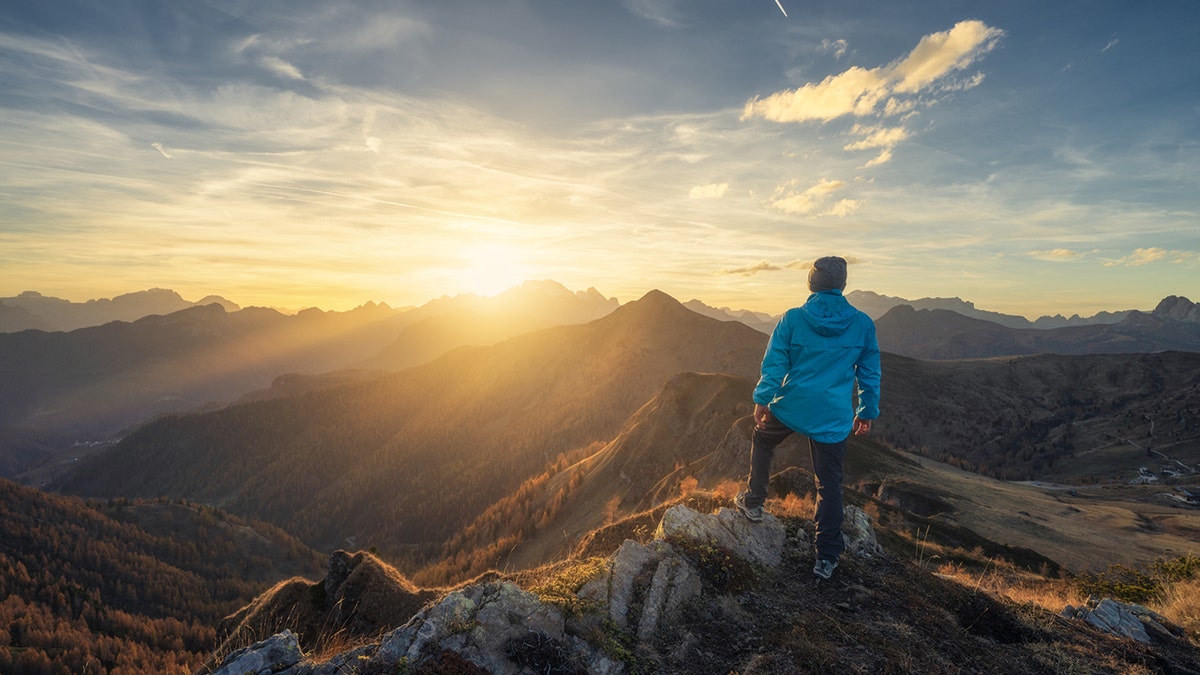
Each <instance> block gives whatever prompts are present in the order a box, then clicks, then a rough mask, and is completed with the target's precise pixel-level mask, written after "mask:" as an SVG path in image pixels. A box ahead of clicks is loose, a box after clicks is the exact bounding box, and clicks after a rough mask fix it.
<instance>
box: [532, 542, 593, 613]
mask: <svg viewBox="0 0 1200 675" xmlns="http://www.w3.org/2000/svg"><path fill="white" fill-rule="evenodd" d="M607 572H608V559H607V558H602V557H600V556H593V557H591V558H587V559H585V560H581V561H576V562H574V563H573V564H571V565H569V566H568V567H566V568H565V569H562V570H560V571H558V572H557V573H556V574H554V575H553V576H551V577H549V578H546V579H543V580H541V581H539V582H536V583H534V584H533V586H532V587H531V588H530V589H529V590H530V591H531V592H532V593H534V594H535V595H537V596H538V597H539V598H541V600H542V601H543V602H548V603H550V604H552V605H555V606H557V607H558V608H559V609H562V610H563V611H564V612H568V613H575V614H578V613H581V612H584V611H587V610H588V609H589V607H588V604H589V603H587V602H586V601H584V600H581V599H579V597H578V596H577V595H576V593H578V592H579V589H581V588H583V585H584V584H586V583H587V582H589V581H591V580H592V579H595V578H597V577H599V576H601V575H603V574H605V573H607Z"/></svg>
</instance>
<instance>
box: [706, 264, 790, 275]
mask: <svg viewBox="0 0 1200 675" xmlns="http://www.w3.org/2000/svg"><path fill="white" fill-rule="evenodd" d="M781 269H783V268H782V267H780V266H779V265H776V264H775V263H773V262H770V261H769V260H760V261H758V262H757V263H754V264H753V265H747V266H746V267H734V268H731V269H723V270H721V271H720V272H719V273H720V274H730V275H737V276H743V277H748V276H753V275H755V274H758V273H759V272H778V271H779V270H781Z"/></svg>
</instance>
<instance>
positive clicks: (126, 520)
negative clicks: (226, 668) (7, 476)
mask: <svg viewBox="0 0 1200 675" xmlns="http://www.w3.org/2000/svg"><path fill="white" fill-rule="evenodd" d="M322 562H323V560H322V559H321V557H320V556H318V555H317V554H316V553H315V552H314V551H312V550H311V549H308V548H307V547H305V546H304V545H302V544H301V543H300V542H298V541H297V540H295V539H294V538H292V537H290V536H289V535H287V534H285V533H283V532H282V531H281V530H279V529H278V528H275V527H272V526H269V525H266V524H263V523H250V522H247V521H244V520H242V519H239V518H236V517H233V516H230V515H229V514H226V513H223V512H221V511H218V510H215V509H211V508H208V507H203V506H195V505H189V504H183V503H171V502H166V501H158V502H133V501H129V500H124V499H117V500H111V501H108V502H84V501H82V500H80V499H77V498H74V497H64V496H60V495H52V494H47V493H44V492H41V491H38V490H36V489H33V488H29V487H24V486H20V485H17V484H15V483H12V482H10V481H7V480H3V479H0V597H2V598H4V600H3V601H0V673H49V672H70V673H91V674H102V673H108V672H118V671H119V672H126V673H133V672H156V673H188V672H190V671H191V669H192V668H193V667H194V666H196V665H198V664H199V663H201V662H202V661H203V660H204V658H205V657H206V656H207V654H208V652H209V651H210V650H211V649H213V647H214V646H215V645H214V638H215V626H216V625H217V622H218V620H219V619H221V617H223V616H225V615H226V614H229V613H230V612H233V611H234V610H236V609H237V608H238V607H240V606H241V605H242V604H244V603H246V602H248V601H249V600H250V599H252V598H254V597H255V596H256V595H257V594H259V593H261V592H262V591H263V590H264V589H265V588H266V587H268V586H269V585H270V584H271V583H272V582H276V581H278V580H280V579H283V578H286V577H288V576H291V575H295V574H303V575H305V576H312V575H315V574H319V573H320V570H321V563H322Z"/></svg>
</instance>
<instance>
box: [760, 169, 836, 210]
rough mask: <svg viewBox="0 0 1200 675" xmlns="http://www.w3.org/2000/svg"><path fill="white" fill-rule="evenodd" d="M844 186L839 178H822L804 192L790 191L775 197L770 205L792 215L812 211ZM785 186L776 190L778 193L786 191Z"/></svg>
mask: <svg viewBox="0 0 1200 675" xmlns="http://www.w3.org/2000/svg"><path fill="white" fill-rule="evenodd" d="M845 187H846V183H845V182H844V181H840V180H829V179H827V178H822V179H821V181H820V182H819V183H817V184H816V185H814V186H812V187H810V188H808V189H807V190H805V191H804V192H792V193H790V194H785V195H784V196H782V197H778V198H776V199H775V200H774V201H772V202H771V206H772V207H773V208H775V209H778V210H780V211H783V212H784V213H790V214H793V215H804V214H806V213H812V212H813V211H815V210H816V209H817V208H818V207H820V206H821V204H823V203H824V202H825V200H827V199H828V198H829V196H830V195H832V194H833V193H835V192H837V191H838V190H841V189H843V188H845ZM787 191H788V188H787V187H783V188H780V189H779V190H777V191H776V192H777V194H778V193H786V192H787Z"/></svg>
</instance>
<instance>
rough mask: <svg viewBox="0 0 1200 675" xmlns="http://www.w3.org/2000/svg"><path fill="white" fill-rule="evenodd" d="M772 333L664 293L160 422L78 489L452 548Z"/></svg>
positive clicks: (330, 533) (103, 457) (757, 350)
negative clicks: (534, 482) (523, 494)
mask: <svg viewBox="0 0 1200 675" xmlns="http://www.w3.org/2000/svg"><path fill="white" fill-rule="evenodd" d="M765 340H766V337H765V336H764V335H762V334H761V333H758V332H757V331H754V330H753V329H751V328H749V327H747V326H745V325H742V324H740V323H735V322H720V321H716V320H714V319H709V318H707V317H702V316H699V315H697V314H695V313H694V312H690V311H688V310H687V309H685V308H684V307H683V306H682V305H680V304H679V303H678V302H677V301H675V300H674V299H672V298H670V297H668V296H666V295H665V294H663V293H660V292H657V291H654V292H651V293H648V294H647V295H646V296H645V297H643V298H642V299H640V300H638V301H636V302H631V303H628V304H626V305H624V306H622V307H620V308H619V309H617V310H616V311H614V312H612V313H611V314H609V315H608V316H605V317H604V318H601V319H598V320H596V321H593V322H591V323H588V324H583V325H575V326H560V327H555V328H550V329H545V330H542V331H536V332H533V333H528V334H526V335H522V336H518V337H515V338H512V339H509V340H507V341H504V342H501V343H499V344H496V345H493V346H491V347H461V348H459V349H456V350H455V351H453V352H451V353H450V354H447V355H445V356H443V357H441V358H439V359H437V360H435V361H433V362H432V363H429V364H426V365H423V366H418V367H415V368H411V369H409V370H406V371H403V372H401V373H397V374H394V375H387V376H382V377H380V378H378V379H376V380H373V381H370V382H366V383H358V384H348V385H345V386H342V387H337V388H334V389H329V390H323V391H316V392H312V393H309V394H305V395H301V396H297V397H294V398H283V399H274V400H268V401H261V402H254V403H247V404H242V405H236V406H231V407H229V408H227V409H224V410H220V411H215V412H212V413H207V414H203V415H190V416H182V417H172V418H165V419H160V420H157V421H155V422H152V423H150V424H148V425H146V426H144V427H142V428H141V429H139V430H137V431H136V432H134V433H133V434H131V435H129V436H128V437H126V438H125V439H124V440H123V441H122V442H121V443H119V444H118V445H117V446H115V447H113V448H111V449H107V450H104V451H102V452H101V453H99V454H97V455H96V456H94V457H93V458H90V459H86V460H83V461H81V462H79V465H78V466H79V467H80V469H79V470H78V471H77V472H75V473H74V474H73V475H72V477H71V478H70V479H69V480H67V481H66V482H65V483H64V488H65V489H66V490H68V491H70V492H74V493H77V494H84V495H91V496H101V495H104V496H108V495H114V496H115V495H121V496H149V495H164V496H172V497H176V496H178V497H185V496H186V497H187V498H190V499H195V500H198V501H206V502H215V503H220V504H222V505H224V506H225V507H226V508H228V509H229V510H231V511H233V512H235V513H244V514H255V517H262V518H265V519H268V520H271V521H272V522H276V523H280V524H282V525H283V526H284V527H285V528H286V529H288V530H289V531H292V532H295V533H298V534H300V535H301V536H302V537H304V538H305V539H306V540H308V541H311V542H313V543H314V544H316V545H318V546H321V547H329V546H334V545H343V542H344V541H345V540H346V539H347V538H349V537H357V539H356V541H358V542H359V544H360V545H378V546H379V548H380V549H381V550H390V551H396V550H399V547H401V546H403V545H409V544H432V545H434V546H437V545H440V544H441V543H442V542H443V541H444V540H445V539H446V538H448V537H449V536H450V535H451V534H452V533H453V532H455V531H457V530H458V529H459V528H461V527H462V526H463V525H465V524H466V523H467V522H469V521H470V520H471V519H472V518H474V517H475V516H476V515H478V514H479V513H480V512H481V511H482V510H483V509H484V508H486V507H487V505H489V504H491V503H493V502H495V501H496V500H498V499H500V498H501V497H503V496H504V495H507V494H510V493H511V492H513V491H514V490H516V489H517V487H518V486H519V485H520V484H521V482H522V481H524V480H525V479H526V478H527V477H529V476H531V475H535V474H536V473H537V472H538V471H540V470H541V469H542V467H544V466H546V465H548V464H549V463H551V462H553V461H554V459H555V458H556V456H557V455H559V454H560V453H567V452H571V451H574V450H576V449H578V448H581V447H584V446H586V445H588V444H589V443H592V442H596V441H600V442H604V441H607V440H608V439H610V438H611V437H612V435H613V434H614V433H615V432H616V430H617V429H618V428H619V427H620V425H621V424H622V423H623V422H624V420H625V419H626V418H627V417H628V416H629V414H630V413H632V412H633V411H634V410H636V409H637V408H638V407H640V406H641V405H642V404H644V403H645V401H647V400H648V399H649V398H650V397H651V396H652V395H653V394H654V392H656V391H657V390H658V389H659V388H660V387H661V386H662V384H663V383H664V382H665V381H666V380H667V379H668V378H670V377H671V376H672V375H675V374H676V373H679V372H685V371H717V372H731V373H738V374H741V375H743V376H747V377H749V376H754V374H755V373H756V372H757V370H758V366H759V362H760V360H761V358H762V352H763V349H764V346H765Z"/></svg>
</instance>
